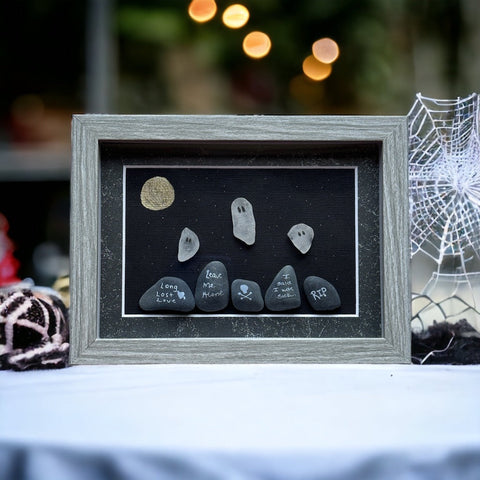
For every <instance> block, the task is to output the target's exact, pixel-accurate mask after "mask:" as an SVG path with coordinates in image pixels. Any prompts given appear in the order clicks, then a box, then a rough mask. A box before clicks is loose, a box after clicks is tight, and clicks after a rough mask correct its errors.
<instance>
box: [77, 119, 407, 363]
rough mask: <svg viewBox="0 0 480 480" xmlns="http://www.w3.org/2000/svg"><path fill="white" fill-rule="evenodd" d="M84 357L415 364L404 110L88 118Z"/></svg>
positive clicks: (80, 348) (80, 164)
mask: <svg viewBox="0 0 480 480" xmlns="http://www.w3.org/2000/svg"><path fill="white" fill-rule="evenodd" d="M72 145H73V159H72V175H71V192H72V196H71V202H72V205H71V308H70V315H71V363H72V364H110V363H266V362H268V363H306V362H310V363H407V362H410V324H409V322H410V295H409V271H408V269H409V213H408V168H407V162H408V160H407V140H406V119H405V118H404V117H391V116H387V117H385V116H384V117H374V116H352V117H344V116H338V117H333V116H215V115H213V116H170V115H167V116H163V115H160V116H131V115H76V116H74V118H73V122H72Z"/></svg>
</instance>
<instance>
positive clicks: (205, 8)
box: [188, 0, 217, 23]
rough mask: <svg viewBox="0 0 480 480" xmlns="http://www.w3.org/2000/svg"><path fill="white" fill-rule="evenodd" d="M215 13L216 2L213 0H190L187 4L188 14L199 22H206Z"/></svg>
mask: <svg viewBox="0 0 480 480" xmlns="http://www.w3.org/2000/svg"><path fill="white" fill-rule="evenodd" d="M216 13H217V4H216V3H215V1H214V0H192V2H190V5H189V6H188V14H189V15H190V17H191V18H192V19H193V20H195V21H196V22H199V23H204V22H208V21H209V20H211V19H212V18H213V17H214V16H215V14H216Z"/></svg>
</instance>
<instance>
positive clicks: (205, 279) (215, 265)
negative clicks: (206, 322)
mask: <svg viewBox="0 0 480 480" xmlns="http://www.w3.org/2000/svg"><path fill="white" fill-rule="evenodd" d="M229 300H230V284H229V282H228V274H227V269H226V268H225V265H224V264H223V263H222V262H219V261H216V260H215V261H213V262H210V263H208V264H207V265H206V266H205V267H204V268H203V270H202V271H201V272H200V275H199V276H198V278H197V286H196V288H195V303H196V305H197V307H198V308H199V309H200V310H202V311H203V312H218V311H220V310H223V309H224V308H226V307H227V305H228V302H229Z"/></svg>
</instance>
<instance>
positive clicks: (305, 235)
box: [287, 223, 314, 254]
mask: <svg viewBox="0 0 480 480" xmlns="http://www.w3.org/2000/svg"><path fill="white" fill-rule="evenodd" d="M287 235H288V238H289V239H290V240H291V241H292V243H293V244H294V245H295V247H296V248H297V249H298V250H299V251H300V252H302V253H303V254H305V253H307V252H308V251H309V250H310V247H311V246H312V242H313V235H314V232H313V228H312V227H309V226H308V225H306V224H305V223H297V224H296V225H294V226H293V227H292V228H291V229H290V230H289V231H288V234H287Z"/></svg>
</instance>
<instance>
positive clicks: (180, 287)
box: [138, 277, 195, 313]
mask: <svg viewBox="0 0 480 480" xmlns="http://www.w3.org/2000/svg"><path fill="white" fill-rule="evenodd" d="M138 303H139V305H140V308H141V309H142V310H144V311H146V312H154V311H173V312H184V313H186V312H191V311H192V310H193V309H194V308H195V299H194V297H193V293H192V291H191V290H190V287H189V286H188V285H187V283H186V282H185V281H184V280H182V279H181V278H177V277H162V278H161V279H160V280H159V281H158V282H157V283H155V285H153V286H151V287H150V288H149V289H148V290H147V291H146V292H145V293H144V294H143V295H142V297H141V298H140V301H139V302H138Z"/></svg>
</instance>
